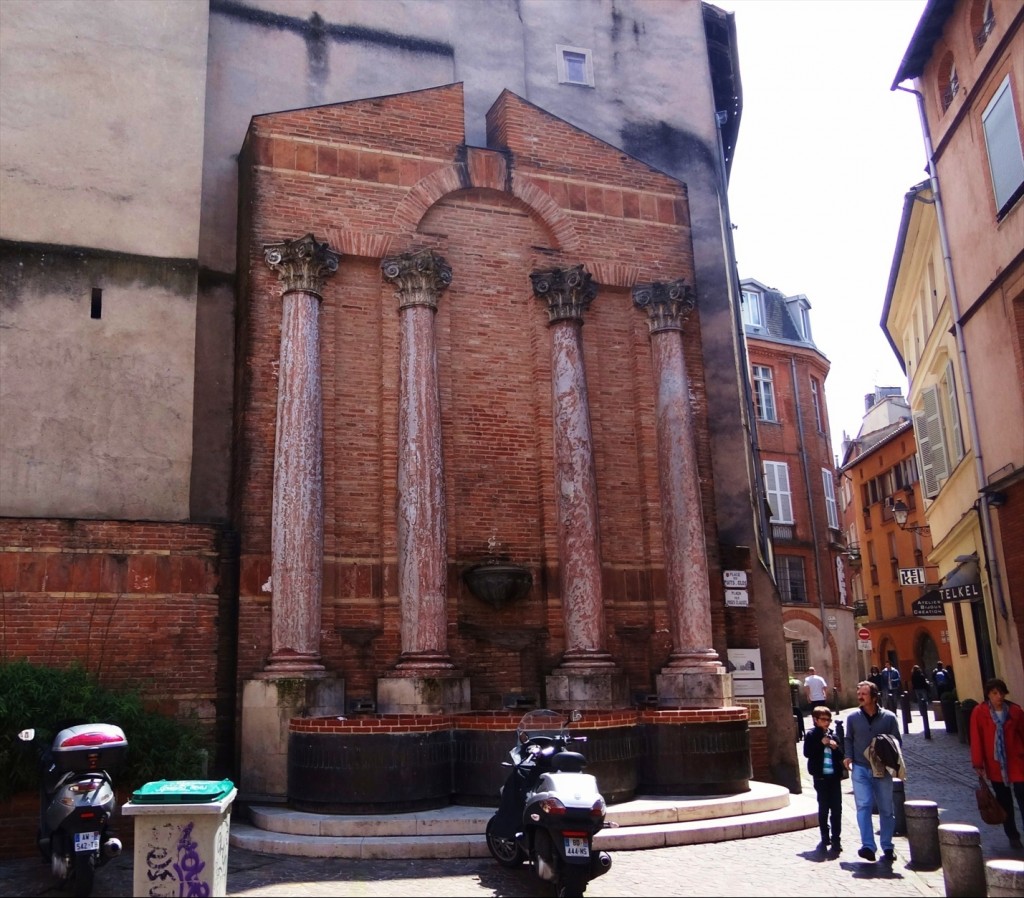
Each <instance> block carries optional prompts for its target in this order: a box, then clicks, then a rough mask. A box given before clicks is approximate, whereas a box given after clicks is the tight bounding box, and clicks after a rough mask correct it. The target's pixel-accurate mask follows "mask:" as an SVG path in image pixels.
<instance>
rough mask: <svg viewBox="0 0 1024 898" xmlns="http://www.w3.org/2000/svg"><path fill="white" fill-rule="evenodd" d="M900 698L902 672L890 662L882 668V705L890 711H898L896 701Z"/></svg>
mask: <svg viewBox="0 0 1024 898" xmlns="http://www.w3.org/2000/svg"><path fill="white" fill-rule="evenodd" d="M899 697H900V672H899V671H898V670H897V669H896V668H895V667H893V666H892V664H891V663H890V662H888V661H887V662H886V663H885V667H883V668H882V704H883V705H885V707H886V708H888V709H889V710H890V711H895V710H896V699H898V698H899Z"/></svg>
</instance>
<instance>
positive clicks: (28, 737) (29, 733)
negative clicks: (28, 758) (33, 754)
mask: <svg viewBox="0 0 1024 898" xmlns="http://www.w3.org/2000/svg"><path fill="white" fill-rule="evenodd" d="M18 738H19V739H20V740H21V741H22V742H31V741H32V740H33V739H35V738H36V731H35V730H31V729H29V730H22V731H21V732H20V733H18Z"/></svg>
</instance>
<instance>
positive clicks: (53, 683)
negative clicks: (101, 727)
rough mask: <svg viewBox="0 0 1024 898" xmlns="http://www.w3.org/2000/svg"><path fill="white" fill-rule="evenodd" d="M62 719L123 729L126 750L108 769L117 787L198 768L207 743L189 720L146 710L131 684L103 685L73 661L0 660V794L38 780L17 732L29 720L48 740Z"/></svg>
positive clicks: (187, 774)
mask: <svg viewBox="0 0 1024 898" xmlns="http://www.w3.org/2000/svg"><path fill="white" fill-rule="evenodd" d="M69 723H110V724H115V725H116V726H119V727H121V729H123V730H124V733H125V736H126V737H127V739H128V754H127V757H126V759H125V762H124V764H122V765H121V767H119V768H118V770H117V772H116V775H115V782H116V783H117V785H118V787H119V788H128V789H129V790H133V789H137V788H138V787H139V786H142V785H144V784H145V783H147V782H150V781H151V780H158V779H196V778H197V777H199V776H201V774H202V769H203V751H204V749H206V748H207V745H206V739H205V738H204V735H203V733H202V732H201V731H200V729H199V727H198V725H197V724H196V723H195V722H194V721H182V720H178V719H174V718H170V717H166V716H164V715H162V714H158V713H156V712H153V711H147V710H146V709H145V707H144V705H143V700H142V697H141V695H140V694H139V693H138V692H136V691H124V692H115V691H113V690H109V689H105V688H103V687H101V686H100V685H99V682H98V681H97V680H96V678H95V677H93V676H92V675H91V674H89V673H88V672H87V671H86V670H85V669H84V668H82V667H81V666H80V665H79V664H77V663H75V664H72V665H70V666H69V667H67V668H52V667H40V666H37V665H34V664H30V663H28V662H27V661H11V662H0V800H2V799H6V798H8V797H10V796H11V795H13V794H15V793H17V792H22V791H25V790H27V789H33V790H34V789H37V788H38V786H39V771H38V768H37V758H36V754H35V753H34V752H33V751H27V750H26V749H25V746H24V744H23V743H21V742H19V740H18V733H19V732H20V731H21V730H24V729H27V728H29V727H32V728H34V729H35V731H36V735H37V737H40V738H42V739H45V740H47V741H50V740H52V739H53V737H54V736H56V735H57V733H58V732H60V728H61V727H62V726H67V725H69Z"/></svg>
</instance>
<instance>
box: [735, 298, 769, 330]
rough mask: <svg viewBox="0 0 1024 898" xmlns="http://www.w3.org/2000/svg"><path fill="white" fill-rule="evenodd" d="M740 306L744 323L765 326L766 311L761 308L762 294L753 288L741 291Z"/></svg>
mask: <svg viewBox="0 0 1024 898" xmlns="http://www.w3.org/2000/svg"><path fill="white" fill-rule="evenodd" d="M740 307H741V308H742V311H743V323H744V324H746V325H748V326H750V327H764V312H763V309H762V308H761V294H760V293H755V292H754V291H752V290H743V291H741V292H740Z"/></svg>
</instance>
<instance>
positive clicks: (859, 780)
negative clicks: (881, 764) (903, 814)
mask: <svg viewBox="0 0 1024 898" xmlns="http://www.w3.org/2000/svg"><path fill="white" fill-rule="evenodd" d="M850 779H851V781H852V782H853V797H854V800H855V801H856V803H857V826H858V828H859V829H860V844H861V845H863V846H864V847H865V848H870V849H871V850H872V851H875V850H876V847H877V846H876V844H875V827H874V826H873V825H872V820H871V808H872V805H875V806H877V807H878V829H879V837H880V841H881V843H882V850H883V851H886V850H888V849H890V848H892V847H893V841H892V836H893V832H894V831H895V830H896V813H895V811H894V809H893V800H892V777H891V776H889V775H888V774H887V775H886V776H881V777H876V776H873V775H872V773H871V768H870V767H867V766H865V765H863V764H854V765H853V770H852V771H851V776H850Z"/></svg>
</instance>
